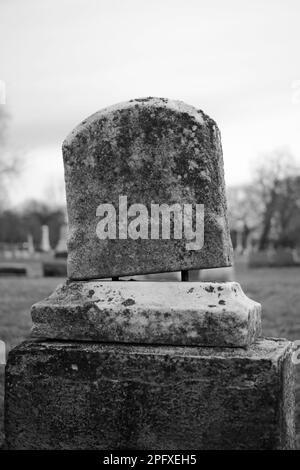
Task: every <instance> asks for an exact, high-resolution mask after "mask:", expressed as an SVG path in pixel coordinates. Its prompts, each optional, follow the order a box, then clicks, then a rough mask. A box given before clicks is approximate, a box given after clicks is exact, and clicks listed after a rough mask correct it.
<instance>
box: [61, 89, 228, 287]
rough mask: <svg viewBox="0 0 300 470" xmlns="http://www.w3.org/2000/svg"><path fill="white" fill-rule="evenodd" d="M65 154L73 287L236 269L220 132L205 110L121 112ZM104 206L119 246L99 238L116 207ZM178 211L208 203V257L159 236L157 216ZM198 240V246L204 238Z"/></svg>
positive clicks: (71, 140) (93, 122) (137, 105)
mask: <svg viewBox="0 0 300 470" xmlns="http://www.w3.org/2000/svg"><path fill="white" fill-rule="evenodd" d="M63 156H64V165H65V179H66V192H67V205H68V216H69V229H70V236H69V244H68V253H69V258H68V272H69V277H70V278H71V279H92V278H105V277H111V276H126V275H131V274H146V273H155V272H170V271H178V270H185V269H200V268H204V267H206V268H209V267H218V266H229V265H231V263H232V252H231V251H232V250H231V242H230V235H229V230H228V222H227V217H226V199H225V186H224V173H223V156H222V148H221V141H220V132H219V130H218V127H217V125H216V124H215V122H214V121H213V120H212V119H210V118H209V117H208V116H206V115H205V114H204V113H203V112H202V111H197V110H196V109H194V108H193V107H191V106H188V105H185V104H184V103H181V102H178V101H169V100H165V99H155V98H151V99H145V100H141V101H137V100H132V101H131V102H129V103H124V104H122V105H117V106H113V107H111V108H107V109H104V110H102V111H99V112H98V113H96V114H94V115H93V116H91V117H89V118H88V119H87V120H85V121H83V122H82V123H81V124H80V125H79V126H78V127H77V128H76V129H74V131H73V132H71V134H70V135H69V136H68V137H67V138H66V140H65V141H64V143H63ZM104 204H111V205H113V209H112V210H114V211H115V213H112V214H109V215H111V218H115V219H116V220H115V222H116V224H115V225H116V226H117V227H116V228H117V229H116V230H115V227H111V229H112V230H111V231H113V232H114V233H112V236H113V239H108V238H105V239H101V238H99V232H100V231H101V227H100V224H101V220H100V217H101V216H103V215H104V214H103V212H104V211H105V210H106V209H111V208H110V207H105V206H104ZM176 204H177V205H178V204H179V205H180V208H179V209H180V211H181V210H182V206H183V205H186V208H189V205H190V204H193V205H196V204H199V205H201V204H203V205H204V207H205V210H204V231H205V233H204V246H203V248H202V249H192V247H191V248H190V249H187V247H186V245H189V244H191V243H189V241H188V240H187V238H186V236H183V237H178V238H177V239H175V238H174V239H172V240H170V239H169V238H168V235H167V237H166V238H162V237H158V235H157V233H156V231H155V230H154V228H155V227H153V224H152V221H153V219H154V217H155V214H154V212H155V211H158V210H159V208H161V209H162V210H163V205H167V207H165V210H166V211H168V209H170V208H172V206H173V205H176ZM138 205H142V207H141V206H138ZM132 206H133V207H132ZM157 206H162V207H157ZM139 209H140V210H142V211H144V212H145V211H147V212H148V215H149V217H148V219H150V214H151V221H150V220H149V221H146V225H147V226H146V227H141V229H140V234H138V233H137V230H135V227H134V225H133V224H134V223H135V221H134V220H131V219H132V217H134V216H135V215H136V212H138V210H139ZM151 209H152V210H151ZM142 215H143V214H142ZM178 215H179V216H180V214H178ZM130 217H131V219H130ZM195 218H196V214H195V213H194V214H193V219H194V220H193V222H196V221H195ZM111 222H112V223H111V225H113V222H114V220H113V221H111ZM147 222H148V223H149V227H148V223H147ZM150 222H151V223H150ZM202 225H203V224H202ZM144 228H145V230H143V229H144ZM130 229H132V232H133V233H132V235H133V236H137V237H139V235H140V237H139V238H138V242H137V240H136V239H133V238H132V237H130V236H128V234H127V232H129V231H130ZM154 232H155V233H154ZM184 235H186V234H185V233H184ZM199 239H200V240H197V239H196V240H195V242H194V244H197V243H200V242H201V233H200V234H199Z"/></svg>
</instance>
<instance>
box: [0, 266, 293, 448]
mask: <svg viewBox="0 0 300 470" xmlns="http://www.w3.org/2000/svg"><path fill="white" fill-rule="evenodd" d="M235 277H236V280H238V281H239V282H240V283H241V285H242V287H243V290H244V291H245V292H246V293H247V295H248V296H249V297H251V298H253V299H254V300H257V301H259V302H261V303H262V305H263V329H264V336H277V337H284V338H287V339H290V340H297V339H300V268H278V269H252V270H248V269H247V268H246V266H245V265H240V266H239V265H238V267H237V270H236V275H235ZM59 282H61V279H58V278H40V279H29V278H13V277H10V278H0V299H1V303H0V339H1V340H2V341H5V343H6V345H7V349H8V350H9V349H10V348H12V347H14V346H15V345H17V344H18V343H20V342H21V341H22V340H23V339H24V338H26V336H27V335H28V334H29V332H30V306H31V305H32V304H33V303H34V302H36V301H38V300H41V299H42V298H43V297H46V296H47V295H48V294H50V292H51V291H52V290H53V289H54V288H55V286H56V285H57V284H58V283H59ZM296 373H297V377H296V382H297V383H296V400H297V428H298V432H299V431H300V365H299V366H298V367H296ZM3 397H4V366H0V440H1V434H2V437H3Z"/></svg>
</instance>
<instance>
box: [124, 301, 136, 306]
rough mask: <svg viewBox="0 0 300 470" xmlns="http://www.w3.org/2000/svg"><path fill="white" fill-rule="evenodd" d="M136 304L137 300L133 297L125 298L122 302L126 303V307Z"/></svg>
mask: <svg viewBox="0 0 300 470" xmlns="http://www.w3.org/2000/svg"><path fill="white" fill-rule="evenodd" d="M134 304H135V300H133V299H126V300H124V302H122V305H125V307H129V306H130V305H134Z"/></svg>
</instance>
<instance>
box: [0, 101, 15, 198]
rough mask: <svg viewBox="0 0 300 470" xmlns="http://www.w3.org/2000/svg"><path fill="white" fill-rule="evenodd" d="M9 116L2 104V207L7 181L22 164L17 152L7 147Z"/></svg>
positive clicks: (0, 188) (0, 177)
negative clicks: (10, 150)
mask: <svg viewBox="0 0 300 470" xmlns="http://www.w3.org/2000/svg"><path fill="white" fill-rule="evenodd" d="M8 120H9V116H8V114H7V113H6V112H5V111H4V108H3V106H0V207H1V205H3V201H4V199H5V196H6V183H7V180H8V178H9V177H11V176H13V175H15V174H16V173H17V172H18V170H19V168H20V166H19V159H18V157H17V155H16V154H15V153H12V152H9V151H8V150H7V148H6V145H5V144H6V130H7V126H8Z"/></svg>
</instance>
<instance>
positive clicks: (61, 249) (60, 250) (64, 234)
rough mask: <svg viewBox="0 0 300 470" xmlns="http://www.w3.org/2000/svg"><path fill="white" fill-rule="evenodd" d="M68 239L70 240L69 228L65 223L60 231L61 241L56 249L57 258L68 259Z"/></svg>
mask: <svg viewBox="0 0 300 470" xmlns="http://www.w3.org/2000/svg"><path fill="white" fill-rule="evenodd" d="M67 238H68V226H67V224H66V223H64V224H62V226H61V227H60V229H59V239H58V243H57V245H56V247H55V258H66V257H67V255H68V248H67Z"/></svg>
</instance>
